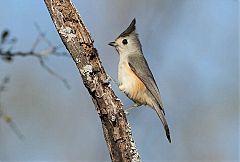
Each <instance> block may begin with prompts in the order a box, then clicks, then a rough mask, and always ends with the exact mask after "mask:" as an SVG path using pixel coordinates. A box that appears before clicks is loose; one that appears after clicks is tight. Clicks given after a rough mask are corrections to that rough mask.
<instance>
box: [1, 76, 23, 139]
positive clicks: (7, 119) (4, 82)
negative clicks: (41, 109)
mask: <svg viewBox="0 0 240 162" xmlns="http://www.w3.org/2000/svg"><path fill="white" fill-rule="evenodd" d="M9 80H10V78H9V77H8V76H6V77H4V78H3V80H2V82H1V84H0V119H3V120H4V121H5V122H6V123H7V124H8V125H9V127H10V128H11V129H12V131H13V132H14V133H15V134H16V135H17V137H18V138H19V139H24V136H23V134H22V132H21V131H20V129H19V128H18V127H17V125H16V123H15V122H14V121H13V119H12V117H11V116H9V115H8V114H6V113H5V112H4V111H3V108H2V107H3V106H2V102H1V95H2V93H3V92H4V91H5V90H6V85H7V84H8V83H9Z"/></svg>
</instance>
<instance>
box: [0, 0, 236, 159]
mask: <svg viewBox="0 0 240 162" xmlns="http://www.w3.org/2000/svg"><path fill="white" fill-rule="evenodd" d="M74 4H75V5H76V7H77V9H78V10H79V12H80V14H81V17H82V18H83V20H84V22H85V24H86V26H87V27H88V29H89V31H90V32H91V35H92V37H93V39H94V41H95V46H96V48H97V49H98V52H99V55H100V58H101V61H102V63H103V65H104V67H105V70H106V71H107V73H108V74H109V75H111V76H112V77H113V78H117V64H118V59H119V58H118V55H117V53H116V51H115V50H114V49H113V48H111V47H109V46H108V45H107V44H108V42H110V41H112V40H114V39H115V38H116V36H118V35H119V34H120V33H121V32H122V31H123V30H124V29H125V28H126V27H127V26H128V25H129V23H130V22H131V20H132V19H133V18H134V17H135V18H136V19H137V32H138V33H139V37H140V40H141V42H142V45H143V51H144V55H145V57H146V59H147V61H148V63H149V66H150V68H151V69H152V72H153V74H154V76H155V79H156V81H157V83H158V86H159V88H160V91H161V94H162V98H163V103H164V106H165V111H166V117H167V120H168V122H169V125H170V129H171V134H172V141H173V142H172V143H171V144H169V143H168V142H167V140H166V138H165V134H164V132H163V128H162V125H161V122H160V121H159V119H158V117H157V115H156V114H155V113H154V112H153V111H152V110H151V109H149V108H147V107H144V106H142V107H140V108H139V109H134V110H132V111H131V112H130V114H129V115H128V120H129V123H130V125H131V127H132V131H133V136H134V139H135V142H136V145H137V147H138V150H139V153H140V155H141V158H142V161H149V162H150V161H238V160H239V40H238V37H239V26H238V23H239V17H238V7H239V2H238V1H237V0H181V1H179V0H149V1H147V0H131V1H127V0H122V1H110V0H102V1H97V0H88V1H83V0H75V1H74ZM0 20H1V21H0V31H3V30H4V29H9V30H10V34H11V36H15V37H16V38H17V40H18V42H17V44H16V46H15V48H14V50H15V51H29V50H30V49H31V47H32V44H33V42H34V41H35V39H36V37H37V35H38V32H37V30H36V28H35V26H34V23H37V24H38V25H39V26H40V28H41V30H42V31H44V32H45V33H46V35H47V37H48V38H49V39H50V40H51V41H52V42H53V43H54V44H56V45H59V44H60V45H62V46H63V44H62V43H61V40H60V39H59V36H58V34H57V32H56V30H55V27H54V25H53V23H52V21H51V18H50V16H49V13H48V11H47V8H46V6H45V4H44V2H43V1H33V0H25V1H21V2H20V1H17V0H9V1H1V2H0ZM43 48H44V45H42V46H41V47H40V48H39V49H38V50H41V49H43ZM63 50H64V48H63ZM46 62H47V64H48V65H49V66H50V67H51V68H52V69H54V70H55V71H57V73H58V74H60V75H61V76H63V77H64V78H66V79H67V80H68V82H69V84H70V85H71V89H70V90H69V89H67V88H66V87H65V86H64V84H63V83H62V82H61V81H59V80H58V79H56V78H55V77H54V76H52V75H50V74H49V73H47V72H46V71H45V70H44V69H43V68H41V66H40V65H39V63H38V61H37V59H36V58H32V57H25V58H22V57H17V58H15V59H14V61H13V62H12V63H6V62H4V61H2V60H0V79H2V78H4V76H6V75H8V76H10V77H11V81H10V83H9V84H8V85H7V90H6V91H5V92H4V93H3V94H2V95H1V101H0V102H1V106H2V107H1V109H2V110H3V111H4V112H6V113H8V114H9V115H11V116H12V117H13V119H14V121H15V122H16V124H17V126H18V128H19V129H20V130H21V132H22V133H23V134H24V137H25V138H24V140H20V139H19V138H18V137H17V136H16V134H14V133H13V131H12V130H11V129H10V128H9V126H8V125H7V124H6V123H5V122H4V121H3V120H2V119H0V161H110V157H109V155H108V151H107V147H106V144H105V141H104V137H103V134H102V128H101V123H100V120H99V118H98V115H97V113H96V111H95V108H94V105H93V103H92V101H91V99H90V96H89V94H88V92H87V90H86V89H85V88H84V86H83V83H82V80H81V78H80V75H79V73H78V70H77V68H76V66H75V65H74V62H73V61H72V59H71V58H70V57H69V58H67V57H55V56H51V57H48V58H47V60H46ZM112 87H113V89H114V91H115V92H116V94H117V95H118V97H119V98H120V99H121V100H122V102H123V103H124V105H125V107H128V106H130V105H132V102H131V101H130V100H129V99H128V98H127V97H126V96H125V95H124V94H122V92H120V91H119V90H118V88H117V87H116V86H115V85H112Z"/></svg>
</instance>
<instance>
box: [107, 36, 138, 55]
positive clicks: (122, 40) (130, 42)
mask: <svg viewBox="0 0 240 162" xmlns="http://www.w3.org/2000/svg"><path fill="white" fill-rule="evenodd" d="M134 34H135V33H134ZM112 45H113V46H114V47H115V48H116V50H117V51H118V53H119V55H120V56H124V55H128V54H131V53H133V52H137V51H138V50H140V47H141V45H140V44H139V41H138V40H137V38H136V37H135V35H132V34H131V35H129V36H125V37H118V38H117V39H116V40H115V42H113V44H112Z"/></svg>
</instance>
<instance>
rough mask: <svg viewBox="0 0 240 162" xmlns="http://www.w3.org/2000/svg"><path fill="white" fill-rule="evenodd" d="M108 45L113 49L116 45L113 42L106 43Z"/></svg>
mask: <svg viewBox="0 0 240 162" xmlns="http://www.w3.org/2000/svg"><path fill="white" fill-rule="evenodd" d="M108 45H109V46H113V47H115V46H116V43H115V42H110V43H108Z"/></svg>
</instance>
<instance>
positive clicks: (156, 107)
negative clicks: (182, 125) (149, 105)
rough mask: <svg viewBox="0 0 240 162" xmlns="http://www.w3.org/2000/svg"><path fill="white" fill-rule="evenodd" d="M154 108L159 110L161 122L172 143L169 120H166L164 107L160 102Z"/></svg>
mask: <svg viewBox="0 0 240 162" xmlns="http://www.w3.org/2000/svg"><path fill="white" fill-rule="evenodd" d="M154 109H155V111H156V112H157V114H158V117H159V118H160V120H161V122H162V124H163V127H164V130H165V133H166V136H167V139H168V141H169V143H171V136H170V131H169V128H168V123H167V120H166V118H165V116H164V112H163V110H162V108H161V106H160V105H159V104H154Z"/></svg>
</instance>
